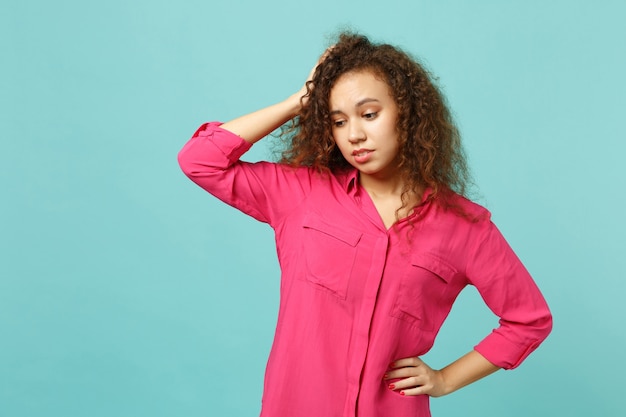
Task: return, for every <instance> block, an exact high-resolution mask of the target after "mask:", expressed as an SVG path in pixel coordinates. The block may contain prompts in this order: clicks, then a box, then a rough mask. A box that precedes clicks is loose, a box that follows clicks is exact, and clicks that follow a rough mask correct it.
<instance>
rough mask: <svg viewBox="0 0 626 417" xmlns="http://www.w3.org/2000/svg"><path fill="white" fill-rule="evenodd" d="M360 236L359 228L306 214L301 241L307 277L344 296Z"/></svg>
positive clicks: (311, 281)
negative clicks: (351, 228) (351, 227)
mask: <svg viewBox="0 0 626 417" xmlns="http://www.w3.org/2000/svg"><path fill="white" fill-rule="evenodd" d="M361 236H362V234H361V233H360V232H358V231H355V230H349V229H346V228H345V227H344V226H340V225H337V224H332V223H330V222H328V221H327V220H325V219H322V218H320V217H319V216H317V215H315V214H311V213H309V214H307V216H306V217H305V218H304V221H303V242H302V243H303V249H304V258H305V262H306V274H305V275H306V279H307V281H309V282H310V283H311V284H313V285H315V286H317V287H318V288H319V289H323V290H326V291H329V292H331V293H332V294H333V295H335V296H337V297H339V298H340V299H342V300H344V299H345V298H346V295H347V291H348V284H349V282H350V276H351V275H352V270H353V268H354V260H355V258H356V251H357V244H358V243H359V240H360V239H361Z"/></svg>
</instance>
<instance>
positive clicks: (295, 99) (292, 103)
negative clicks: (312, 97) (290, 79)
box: [284, 91, 302, 118]
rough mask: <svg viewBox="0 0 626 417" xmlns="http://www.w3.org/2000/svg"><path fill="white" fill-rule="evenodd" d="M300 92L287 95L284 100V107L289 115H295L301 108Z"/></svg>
mask: <svg viewBox="0 0 626 417" xmlns="http://www.w3.org/2000/svg"><path fill="white" fill-rule="evenodd" d="M301 100H302V92H300V91H299V92H297V93H295V94H292V95H291V96H289V97H288V98H287V99H286V100H285V101H284V103H285V105H286V108H287V110H288V112H289V114H290V115H291V117H292V118H293V117H295V116H297V115H298V113H299V112H300V109H301V108H302V101H301Z"/></svg>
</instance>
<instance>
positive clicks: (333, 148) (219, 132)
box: [179, 34, 552, 417]
mask: <svg viewBox="0 0 626 417" xmlns="http://www.w3.org/2000/svg"><path fill="white" fill-rule="evenodd" d="M290 120H292V121H293V125H292V126H291V129H287V132H288V135H287V136H289V137H290V139H289V140H290V143H289V146H288V149H287V150H286V151H285V152H284V154H283V159H282V161H281V162H280V163H278V164H276V163H269V162H259V163H255V164H251V163H246V162H242V161H240V160H239V158H240V156H241V155H242V154H243V153H244V152H246V151H247V150H248V149H249V148H250V147H251V145H252V144H253V143H255V142H256V141H258V140H260V139H261V138H263V137H265V136H266V135H267V134H269V133H270V132H272V131H273V130H275V129H276V128H278V127H280V126H282V125H284V124H285V123H287V122H288V121H290ZM179 162H180V165H181V167H182V169H183V171H184V172H185V173H186V174H187V175H188V176H189V177H190V178H191V179H192V180H193V181H194V182H196V183H197V184H198V185H200V186H201V187H202V188H204V189H205V190H207V191H208V192H210V193H212V194H213V195H215V196H216V197H218V198H219V199H221V200H223V201H224V202H226V203H227V204H230V205H232V206H234V207H236V208H238V209H239V210H241V211H243V212H245V213H247V214H249V215H251V216H253V217H254V218H256V219H258V220H260V221H263V222H267V223H269V224H270V225H271V226H272V228H274V230H275V233H276V245H277V251H278V257H279V262H280V266H281V272H282V274H281V275H282V277H281V286H280V292H281V299H280V308H279V316H278V323H277V328H276V335H275V339H274V343H273V346H272V351H271V353H270V357H269V361H268V364H267V371H266V377H265V390H264V394H263V407H262V412H261V415H262V416H271V417H282V416H285V417H287V416H289V417H308V416H311V417H313V416H315V417H321V416H323V417H327V416H357V415H358V416H361V417H375V416H381V417H382V416H394V417H403V416H412V417H414V416H429V415H430V411H429V404H428V400H429V397H431V396H433V397H437V396H442V395H446V394H449V393H451V392H453V391H455V390H457V389H459V388H461V387H463V386H465V385H467V384H469V383H471V382H473V381H476V380H478V379H480V378H482V377H484V376H486V375H489V374H491V373H493V372H495V371H496V370H498V369H500V368H506V369H511V368H514V367H516V366H518V365H519V364H520V363H521V361H522V360H523V359H524V358H526V356H528V354H530V352H532V351H533V350H534V349H535V348H536V347H537V346H538V345H539V344H540V343H541V342H542V341H543V340H544V339H545V337H546V336H547V335H548V333H549V332H550V329H551V325H552V320H551V315H550V312H549V310H548V307H547V305H546V303H545V301H544V299H543V297H542V295H541V293H540V292H539V290H538V289H537V287H536V285H535V283H534V282H533V280H532V278H531V277H530V276H529V274H528V272H527V271H526V270H525V268H524V267H523V265H522V264H521V263H520V261H519V260H518V258H517V257H516V256H515V254H514V253H513V252H512V250H511V248H510V247H509V246H508V244H507V243H506V241H505V240H504V238H503V237H502V235H501V234H500V232H499V231H498V230H497V228H496V227H495V226H494V225H493V223H491V221H490V220H489V216H490V215H489V212H488V211H487V210H486V209H484V208H482V207H480V206H478V205H476V204H474V203H472V202H470V201H469V200H467V199H466V198H464V197H463V193H464V191H465V185H466V183H467V179H468V175H467V168H466V165H465V159H464V157H463V153H462V150H461V145H460V140H459V136H458V133H457V130H456V128H455V126H454V124H453V123H452V121H451V117H450V115H449V112H448V110H447V108H446V106H445V103H444V101H443V99H442V97H441V94H440V93H439V91H438V90H437V89H436V88H435V87H434V86H433V83H432V82H431V80H430V77H429V75H428V73H427V72H426V71H425V70H424V69H423V68H422V67H421V66H420V65H419V64H418V63H416V62H415V61H414V60H412V59H411V58H410V57H408V56H407V55H406V54H405V53H403V52H402V51H400V50H398V49H397V48H394V47H392V46H389V45H378V44H373V43H371V42H370V41H369V40H368V39H367V38H365V37H363V36H359V35H353V34H343V35H341V36H340V37H339V40H338V42H337V43H336V44H335V45H334V46H333V47H332V48H330V49H329V50H328V51H326V53H325V54H324V56H323V57H322V58H321V59H320V61H319V62H318V65H317V67H316V68H315V69H314V71H313V72H312V73H311V76H310V79H309V81H307V83H306V84H305V86H304V87H303V88H302V89H301V90H300V91H299V92H298V93H297V94H294V95H292V96H291V97H289V98H287V99H286V100H284V101H282V102H280V103H278V104H275V105H272V106H270V107H267V108H264V109H262V110H259V111H257V112H255V113H252V114H249V115H246V116H243V117H240V118H237V119H235V120H233V121H230V122H228V123H225V124H222V125H220V124H219V123H208V124H205V125H203V126H201V127H200V128H199V129H198V130H197V131H196V133H195V134H194V135H193V137H192V138H191V140H190V141H189V142H188V143H187V144H186V145H185V147H184V148H183V149H182V150H181V152H180V154H179ZM243 244H244V245H245V242H244V243H243ZM246 250H253V249H251V248H248V249H246ZM468 284H471V285H474V286H476V288H477V289H478V291H479V292H480V294H481V295H482V297H483V299H484V300H485V302H486V303H487V305H488V306H489V307H490V308H491V310H492V311H494V313H495V314H497V315H498V316H499V317H500V326H499V327H498V328H497V329H495V330H494V331H493V332H492V333H491V334H489V335H487V336H486V337H485V338H484V339H483V340H482V341H481V342H480V343H479V344H478V345H476V346H475V347H474V349H472V350H470V352H469V353H468V354H466V355H465V356H463V357H461V358H459V359H457V360H456V361H454V362H452V363H451V364H450V365H448V366H446V367H445V368H443V369H441V370H435V369H432V368H430V367H429V366H428V365H427V364H425V363H424V362H423V361H422V360H421V359H420V358H419V356H421V355H423V354H425V353H426V352H427V351H428V350H429V349H430V348H431V346H432V344H433V342H434V339H435V336H436V334H437V332H438V331H439V328H440V327H441V324H442V323H443V321H444V319H445V318H446V316H447V315H448V313H449V311H450V308H451V306H452V303H453V302H454V300H455V298H456V297H457V295H458V294H459V292H460V291H461V290H462V289H463V287H465V286H466V285H468ZM468 350H469V349H468Z"/></svg>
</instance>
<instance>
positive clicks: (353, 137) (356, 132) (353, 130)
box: [348, 123, 365, 143]
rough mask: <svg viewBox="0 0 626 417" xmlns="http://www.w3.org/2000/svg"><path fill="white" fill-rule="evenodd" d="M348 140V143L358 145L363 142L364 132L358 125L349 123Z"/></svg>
mask: <svg viewBox="0 0 626 417" xmlns="http://www.w3.org/2000/svg"><path fill="white" fill-rule="evenodd" d="M348 140H349V141H350V143H358V142H361V141H363V140H365V132H363V129H362V128H361V124H360V123H350V132H349V136H348Z"/></svg>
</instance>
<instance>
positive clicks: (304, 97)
mask: <svg viewBox="0 0 626 417" xmlns="http://www.w3.org/2000/svg"><path fill="white" fill-rule="evenodd" d="M332 49H333V47H332V46H331V47H329V48H328V49H326V51H324V53H323V54H322V56H320V58H319V59H318V60H317V62H316V63H315V65H314V66H313V68H312V69H311V72H310V73H309V75H308V77H307V79H306V81H305V82H304V84H303V85H302V88H300V91H298V92H297V93H296V94H295V95H294V97H296V98H297V99H298V103H299V106H298V108H302V106H305V105H306V103H307V102H308V101H309V94H308V90H309V89H308V88H307V85H308V86H309V88H313V76H314V75H315V70H317V67H318V66H319V65H320V64H321V63H322V62H324V60H325V59H326V57H327V56H328V54H329V52H330V51H331V50H332Z"/></svg>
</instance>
